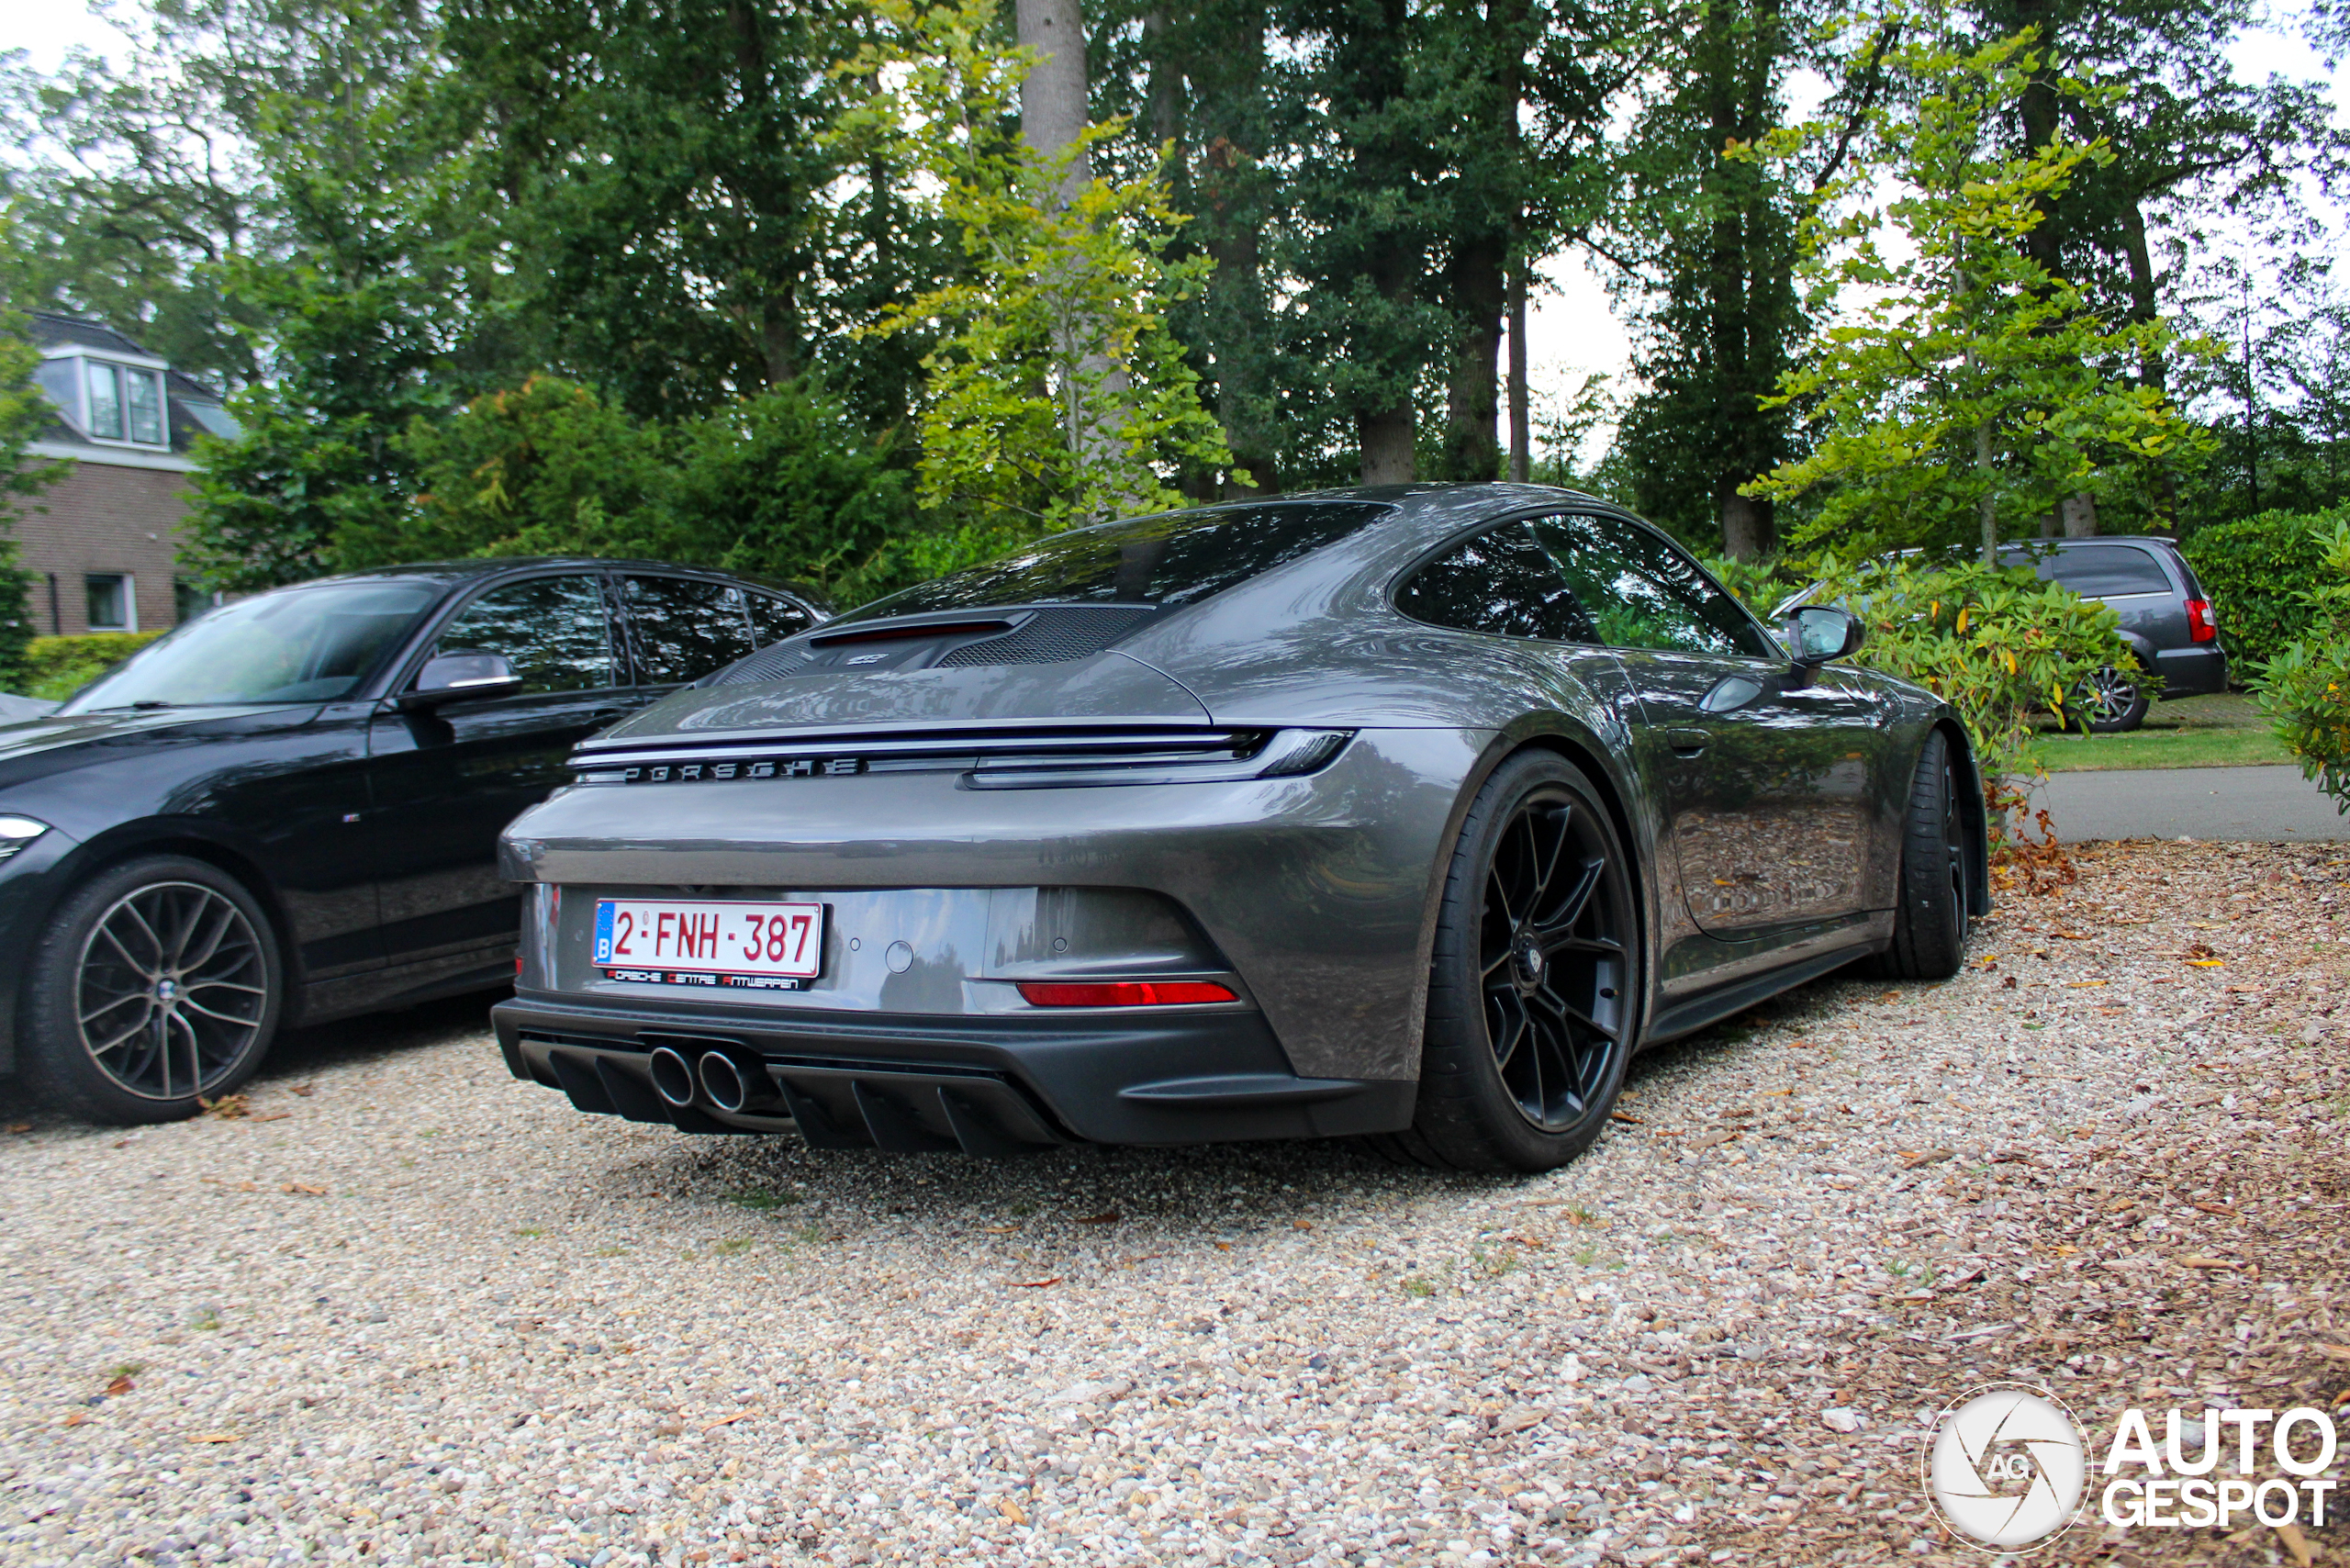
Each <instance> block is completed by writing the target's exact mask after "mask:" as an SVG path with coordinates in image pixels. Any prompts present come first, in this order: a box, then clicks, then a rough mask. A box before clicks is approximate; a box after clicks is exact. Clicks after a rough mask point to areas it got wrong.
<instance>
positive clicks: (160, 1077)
mask: <svg viewBox="0 0 2350 1568" xmlns="http://www.w3.org/2000/svg"><path fill="white" fill-rule="evenodd" d="M24 998H25V1000H24V1007H23V1012H22V1014H21V1016H22V1024H21V1033H20V1035H19V1036H18V1039H19V1043H20V1045H21V1047H22V1054H23V1058H24V1070H25V1074H26V1077H27V1079H28V1087H29V1088H31V1089H32V1090H33V1092H35V1093H36V1094H38V1095H39V1096H40V1097H41V1098H43V1099H44V1100H46V1101H48V1102H49V1103H50V1104H52V1105H55V1106H56V1107H58V1108H59V1109H61V1110H64V1111H68V1112H71V1113H73V1114H77V1115H81V1116H85V1117H87V1118H89V1119H90V1120H92V1121H97V1122H109V1123H113V1124H116V1125H117V1126H133V1125H137V1124H140V1123H146V1122H168V1121H174V1120H177V1119H179V1118H181V1117H184V1116H190V1115H193V1114H196V1112H197V1111H198V1110H200V1109H201V1108H202V1103H203V1102H204V1101H206V1100H217V1099H218V1098H219V1097H220V1096H222V1095H224V1094H229V1093H233V1092H235V1091H236V1090H237V1088H238V1086H239V1085H241V1084H242V1083H243V1082H244V1081H246V1080H247V1079H249V1078H251V1077H252V1075H253V1071H254V1070H255V1069H256V1068H258V1067H259V1066H260V1065H261V1060H262V1058H263V1056H264V1055H266V1054H267V1052H268V1050H269V1046H270V1041H271V1040H272V1039H273V1038H274V1036H275V1035H276V1033H277V1023H278V1019H279V1017H280V1016H281V1015H282V1014H283V1013H284V1010H285V966H284V964H283V962H282V961H281V959H280V958H279V955H278V948H277V936H276V933H275V932H274V930H273V929H272V928H271V926H270V923H269V919H268V917H267V915H265V914H264V913H263V911H262V907H261V905H260V904H259V903H258V902H255V901H254V899H253V896H252V894H251V893H250V892H248V891H246V890H245V888H244V886H243V884H242V883H241V882H239V881H238V880H237V879H235V878H233V877H231V876H229V874H228V873H226V872H224V871H222V870H221V869H220V868H218V867H216V866H210V865H207V864H206V863H205V862H203V861H201V860H191V859H188V858H186V857H182V856H177V855H158V856H150V857H146V858H143V859H139V860H131V861H126V862H125V863H123V864H122V865H119V866H114V867H109V868H107V869H106V870H104V871H101V872H99V873H98V874H97V875H96V876H95V877H92V878H91V879H89V880H88V881H86V882H84V883H83V884H82V885H81V886H80V887H78V888H76V889H74V890H73V891H72V892H71V893H69V894H67V895H66V897H65V900H64V902H62V904H60V905H59V907H58V910H57V913H55V914H54V915H53V916H51V917H50V923H49V926H48V928H47V929H46V930H45V931H43V932H42V934H41V935H40V937H39V941H38V942H36V944H35V945H34V947H33V952H32V961H31V966H30V968H29V969H28V972H27V974H26V977H25V990H24Z"/></svg>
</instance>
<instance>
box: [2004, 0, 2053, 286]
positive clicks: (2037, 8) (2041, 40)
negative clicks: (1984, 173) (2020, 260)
mask: <svg viewBox="0 0 2350 1568" xmlns="http://www.w3.org/2000/svg"><path fill="white" fill-rule="evenodd" d="M2014 10H2015V25H2016V28H2026V27H2029V28H2033V29H2035V30H2036V32H2037V34H2038V36H2037V37H2036V38H2035V39H2033V42H2032V52H2033V53H2034V54H2035V55H2036V56H2038V58H2039V63H2038V65H2036V66H2035V67H2034V68H2033V69H2032V73H2031V75H2030V76H2029V77H2028V78H2026V79H2025V81H2024V86H2023V96H2022V98H2021V99H2020V101H2019V103H2018V104H2017V109H2018V112H2019V113H2020V116H2021V118H2022V119H2023V140H2024V146H2025V148H2026V149H2028V150H2031V151H2037V150H2039V149H2040V148H2042V147H2046V146H2048V145H2049V144H2050V143H2052V142H2053V141H2054V140H2056V136H2057V132H2058V129H2060V124H2061V120H2062V117H2063V113H2064V106H2065V99H2064V94H2063V88H2062V85H2061V79H2062V76H2063V72H2062V69H2061V67H2060V66H2059V64H2058V62H2057V59H2056V43H2057V39H2056V7H2055V6H2053V5H2052V4H2050V0H2020V3H2019V4H2017V5H2016V6H2015V7H2014ZM2056 203H2057V198H2056V197H2055V196H2042V197H2041V198H2040V203H2039V206H2040V221H2039V222H2038V223H2035V224H2033V225H2032V226H2031V228H2030V229H2028V230H2024V236H2023V253H2024V254H2025V255H2026V256H2028V257H2030V258H2031V260H2032V261H2034V262H2037V263H2040V265H2041V267H2042V269H2043V270H2045V271H2046V272H2047V274H2048V275H2049V276H2050V277H2052V278H2055V277H2062V276H2064V275H2065V272H2064V261H2065V258H2064V238H2065V237H2064V234H2063V232H2062V230H2059V228H2058V227H2057V223H2056Z"/></svg>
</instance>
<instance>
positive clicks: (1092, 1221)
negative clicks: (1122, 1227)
mask: <svg viewBox="0 0 2350 1568" xmlns="http://www.w3.org/2000/svg"><path fill="white" fill-rule="evenodd" d="M1124 1217H1125V1216H1124V1215H1120V1214H1119V1213H1118V1211H1117V1210H1115V1209H1110V1210H1107V1211H1105V1212H1104V1213H1102V1214H1098V1215H1086V1216H1085V1217H1084V1218H1083V1219H1080V1220H1079V1221H1077V1222H1076V1223H1077V1224H1079V1225H1115V1224H1117V1223H1118V1221H1119V1220H1120V1219H1122V1218H1124Z"/></svg>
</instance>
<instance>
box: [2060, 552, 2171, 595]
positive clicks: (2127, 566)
mask: <svg viewBox="0 0 2350 1568" xmlns="http://www.w3.org/2000/svg"><path fill="white" fill-rule="evenodd" d="M2039 570H2040V580H2041V581H2042V582H2046V581H2048V580H2049V579H2050V578H2052V577H2053V578H2054V579H2055V580H2056V581H2058V582H2060V583H2063V584H2064V585H2065V587H2066V588H2071V589H2072V590H2073V591H2074V592H2075V593H2076V594H2079V595H2080V596H2081V597H2082V598H2084V599H2108V598H2115V597H2119V596H2120V595H2122V594H2126V593H2168V592H2170V591H2171V587H2170V578H2169V577H2168V576H2167V575H2165V573H2164V571H2163V568H2162V563H2161V562H2159V561H2157V560H2155V559H2154V557H2153V556H2152V555H2149V554H2146V553H2145V552H2144V551H2143V550H2141V549H2139V548H2138V547H2137V546H2136V545H2134V544H2087V545H2083V546H2082V547H2080V548H2079V549H2076V550H2059V551H2056V552H2055V553H2054V554H2051V555H2049V556H2047V557H2045V558H2044V559H2042V561H2041V562H2040V563H2039Z"/></svg>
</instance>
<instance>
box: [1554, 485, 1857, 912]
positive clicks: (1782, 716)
mask: <svg viewBox="0 0 2350 1568" xmlns="http://www.w3.org/2000/svg"><path fill="white" fill-rule="evenodd" d="M1531 532H1532V533H1533V535H1534V537H1535V538H1536V539H1537V540H1539V542H1540V543H1542V545H1543V547H1544V548H1545V549H1546V550H1547V551H1548V552H1549V553H1550V557H1551V559H1552V560H1553V561H1554V562H1556V563H1557V565H1558V567H1559V570H1560V574H1561V576H1562V577H1564V578H1565V579H1566V580H1567V582H1568V584H1569V585H1570V586H1571V587H1572V588H1574V590H1575V591H1576V593H1577V594H1578V595H1579V596H1580V597H1582V598H1583V599H1584V600H1585V601H1586V603H1588V604H1589V605H1590V607H1591V611H1592V614H1593V616H1594V618H1595V620H1596V621H1597V622H1598V628H1599V635H1600V640H1601V641H1603V642H1605V643H1606V644H1607V645H1608V646H1610V647H1612V648H1614V649H1616V650H1617V656H1618V657H1619V658H1621V659H1622V661H1623V664H1624V669H1625V672H1626V674H1627V675H1628V678H1630V680H1631V684H1632V687H1633V689H1634V690H1635V691H1636V692H1637V693H1638V694H1639V705H1640V708H1641V710H1642V714H1643V718H1644V721H1645V722H1644V723H1643V724H1642V725H1641V726H1640V728H1639V749H1640V753H1641V759H1640V760H1641V764H1642V767H1643V770H1644V771H1645V772H1646V774H1647V776H1648V777H1649V778H1651V779H1652V780H1654V781H1655V782H1656V783H1657V784H1658V785H1659V786H1660V787H1661V790H1662V796H1663V798H1664V801H1665V809H1666V812H1667V814H1668V816H1669V817H1670V820H1671V824H1672V840H1673V856H1674V858H1675V859H1676V860H1677V862H1678V863H1679V866H1680V872H1681V885H1682V893H1683V897H1684V902H1686V903H1687V905H1688V909H1689V914H1690V917H1691V918H1692V919H1693V920H1695V922H1696V923H1697V924H1698V925H1699V927H1701V928H1702V929H1703V930H1705V931H1706V932H1707V933H1708V934H1710V935H1717V936H1722V937H1728V938H1731V939H1738V940H1756V939H1763V938H1767V937H1768V936H1770V935H1772V934H1773V932H1774V930H1780V931H1786V932H1789V933H1792V932H1794V931H1796V930H1800V929H1801V928H1803V927H1806V926H1812V925H1817V924H1820V923H1821V922H1823V921H1833V920H1838V919H1842V918H1844V917H1847V916H1851V915H1854V914H1857V913H1860V912H1861V911H1862V910H1863V909H1865V908H1867V907H1869V906H1870V904H1871V902H1872V899H1871V896H1870V895H1871V889H1872V885H1873V883H1874V882H1875V881H1877V880H1880V879H1878V878H1876V877H1874V876H1873V875H1872V871H1873V867H1872V865H1871V857H1872V855H1873V852H1874V848H1875V846H1876V844H1877V842H1878V841H1879V839H1880V837H1881V834H1880V833H1879V832H1878V824H1877V823H1875V821H1874V812H1875V805H1874V802H1875V801H1876V798H1877V792H1876V790H1874V788H1873V782H1874V780H1873V777H1872V770H1873V768H1874V765H1875V761H1876V755H1877V752H1878V751H1879V749H1880V747H1879V745H1878V743H1877V738H1876V737H1877V734H1878V729H1879V724H1880V721H1881V720H1882V719H1883V718H1884V716H1885V712H1886V710H1885V708H1884V699H1883V697H1882V696H1881V694H1880V693H1879V691H1878V689H1877V688H1876V686H1875V685H1874V683H1873V682H1871V681H1870V680H1869V679H1868V678H1866V677H1865V676H1862V675H1859V674H1856V673H1853V672H1850V671H1842V670H1837V669H1834V668H1832V667H1831V668H1826V669H1821V670H1818V671H1816V672H1806V671H1801V670H1798V669H1796V667H1795V666H1793V665H1792V663H1791V662H1790V661H1789V659H1788V657H1787V655H1786V653H1785V650H1784V649H1783V648H1781V647H1780V646H1779V644H1778V643H1777V642H1776V640H1775V639H1774V638H1773V637H1772V636H1771V635H1770V634H1769V633H1767V632H1765V631H1764V630H1763V629H1762V626H1761V624H1760V623H1758V622H1756V621H1755V620H1754V618H1753V617H1752V616H1751V615H1750V614H1748V613H1747V612H1746V611H1745V610H1744V609H1742V608H1741V607H1740V605H1739V604H1738V603H1737V601H1736V600H1735V599H1731V598H1730V596H1729V594H1728V593H1726V592H1724V591H1723V590H1722V589H1721V588H1719V587H1718V586H1716V585H1715V583H1714V582H1713V580H1712V579H1711V578H1709V577H1707V576H1706V575H1705V573H1704V572H1703V571H1702V570H1700V569H1699V567H1698V566H1697V564H1696V563H1695V561H1693V560H1691V559H1690V558H1689V557H1688V556H1687V555H1686V554H1684V553H1683V552H1682V551H1681V550H1680V549H1679V548H1678V547H1676V546H1674V545H1673V543H1670V542H1669V541H1667V540H1666V539H1665V538H1664V537H1663V536H1662V535H1661V534H1658V533H1656V532H1653V531H1652V530H1650V529H1648V528H1646V527H1644V526H1642V525H1640V524H1639V523H1635V522H1633V521H1629V520H1628V519H1625V518H1619V517H1614V516H1610V515H1607V514H1606V513H1597V512H1594V513H1572V514H1566V515H1561V516H1558V517H1552V518H1545V519H1541V520H1539V521H1536V522H1534V523H1533V524H1532V525H1531Z"/></svg>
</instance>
